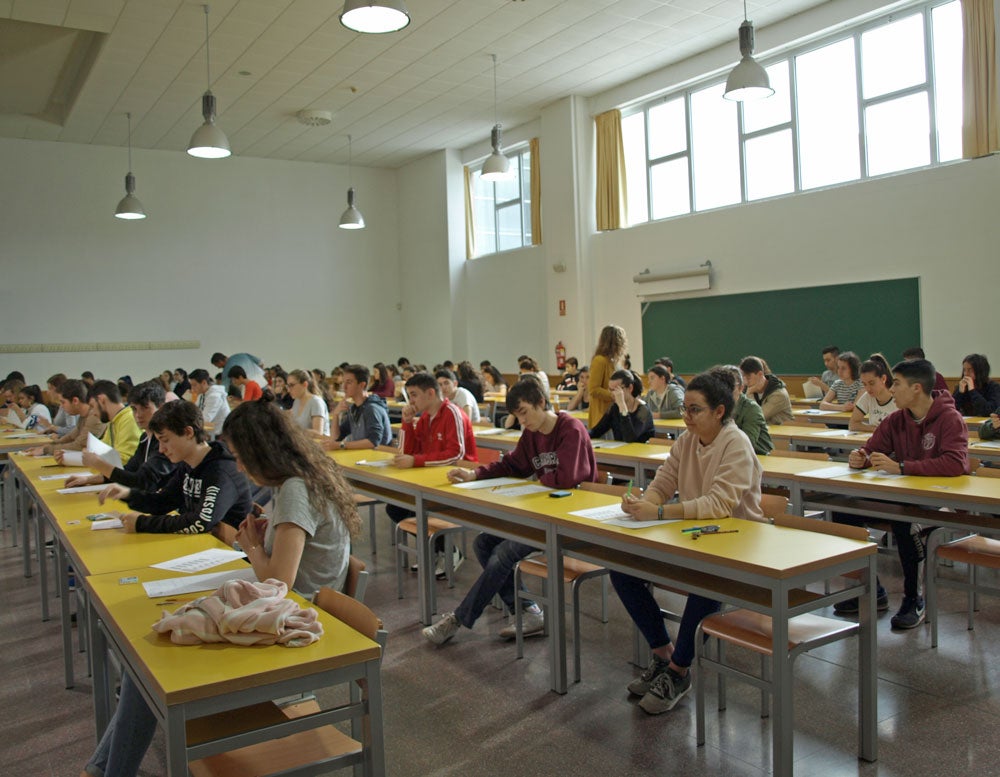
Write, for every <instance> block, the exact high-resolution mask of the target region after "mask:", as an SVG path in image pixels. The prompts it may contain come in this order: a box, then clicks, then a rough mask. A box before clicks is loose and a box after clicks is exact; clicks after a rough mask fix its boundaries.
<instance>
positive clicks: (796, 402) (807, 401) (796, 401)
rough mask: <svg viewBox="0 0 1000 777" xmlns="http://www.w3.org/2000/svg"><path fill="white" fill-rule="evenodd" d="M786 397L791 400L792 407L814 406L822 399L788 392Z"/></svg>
mask: <svg viewBox="0 0 1000 777" xmlns="http://www.w3.org/2000/svg"><path fill="white" fill-rule="evenodd" d="M788 399H789V400H790V401H791V403H792V407H816V405H818V404H819V403H820V402H822V401H823V397H803V396H795V395H792V394H789V396H788Z"/></svg>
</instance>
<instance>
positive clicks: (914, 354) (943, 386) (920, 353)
mask: <svg viewBox="0 0 1000 777" xmlns="http://www.w3.org/2000/svg"><path fill="white" fill-rule="evenodd" d="M926 358H927V355H926V354H925V353H924V349H923V348H921V347H920V346H919V345H915V346H913V347H912V348H907V349H906V350H905V351H903V359H904V360H906V361H908V362H911V361H913V360H914V359H926ZM934 390H935V391H951V389H950V388H948V381H946V380H945V379H944V376H943V375H942V374H941V373H940V372H935V373H934Z"/></svg>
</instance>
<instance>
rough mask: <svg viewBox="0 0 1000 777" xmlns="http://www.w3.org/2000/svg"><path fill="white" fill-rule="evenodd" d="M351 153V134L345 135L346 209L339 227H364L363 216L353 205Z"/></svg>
mask: <svg viewBox="0 0 1000 777" xmlns="http://www.w3.org/2000/svg"><path fill="white" fill-rule="evenodd" d="M352 157H353V153H352V149H351V136H350V135H348V136H347V183H348V188H347V210H345V211H344V213H343V215H342V216H341V217H340V228H341V229H364V228H365V217H364V216H362V215H361V211H360V210H358V209H357V208H356V207H354V186H353V177H354V176H353V172H352V167H351V161H352Z"/></svg>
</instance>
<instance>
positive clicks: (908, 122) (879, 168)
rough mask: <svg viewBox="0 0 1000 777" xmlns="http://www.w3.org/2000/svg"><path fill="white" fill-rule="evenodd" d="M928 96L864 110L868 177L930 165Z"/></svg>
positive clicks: (890, 101) (918, 96) (903, 99)
mask: <svg viewBox="0 0 1000 777" xmlns="http://www.w3.org/2000/svg"><path fill="white" fill-rule="evenodd" d="M930 131H931V128H930V112H929V110H928V107H927V93H926V92H921V93H920V94H911V95H910V96H909V97H900V98H898V99H896V100H889V101H888V102H884V103H878V104H877V105H871V106H869V107H868V108H866V109H865V135H866V141H867V144H868V174H869V175H881V174H882V173H891V172H893V171H895V170H906V169H908V168H911V167H920V166H921V165H929V164H930V163H931V151H930V142H929V138H930Z"/></svg>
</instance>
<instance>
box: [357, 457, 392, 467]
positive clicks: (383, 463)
mask: <svg viewBox="0 0 1000 777" xmlns="http://www.w3.org/2000/svg"><path fill="white" fill-rule="evenodd" d="M357 463H358V464H360V465H361V466H362V467H391V466H392V459H374V460H372V461H368V460H367V459H358V461H357Z"/></svg>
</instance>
